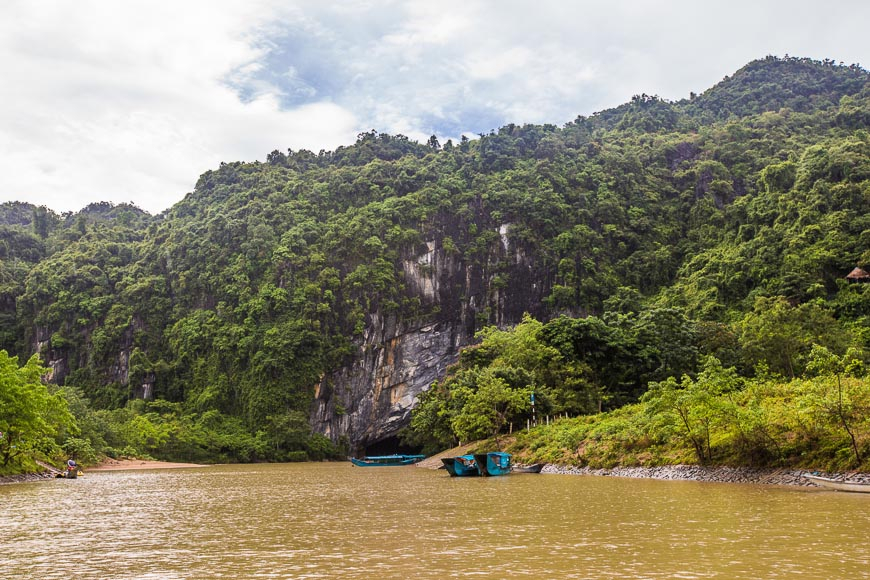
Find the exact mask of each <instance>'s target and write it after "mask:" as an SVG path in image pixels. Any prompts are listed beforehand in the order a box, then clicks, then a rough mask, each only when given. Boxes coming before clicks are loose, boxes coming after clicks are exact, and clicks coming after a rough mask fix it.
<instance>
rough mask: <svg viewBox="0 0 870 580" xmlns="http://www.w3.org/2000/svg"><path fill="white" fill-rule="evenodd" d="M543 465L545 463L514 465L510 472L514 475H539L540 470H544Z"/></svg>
mask: <svg viewBox="0 0 870 580" xmlns="http://www.w3.org/2000/svg"><path fill="white" fill-rule="evenodd" d="M544 465H546V463H533V464H531V465H523V466H519V465H514V466H513V467H512V468H511V471H513V472H514V473H541V470H542V469H544Z"/></svg>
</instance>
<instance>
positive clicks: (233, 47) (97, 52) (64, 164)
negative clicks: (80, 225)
mask: <svg viewBox="0 0 870 580" xmlns="http://www.w3.org/2000/svg"><path fill="white" fill-rule="evenodd" d="M868 20H870V4H866V3H865V2H863V1H857V0H830V1H829V2H827V3H826V4H825V5H824V6H821V7H820V6H819V5H818V3H816V2H810V1H809V0H794V1H790V2H786V1H784V0H782V1H779V0H777V1H774V0H768V1H764V0H752V1H750V0H733V1H732V2H730V3H728V4H727V5H726V4H712V5H710V4H705V3H698V2H694V1H693V2H690V1H689V0H671V1H660V2H640V1H632V0H609V1H607V2H604V1H585V2H564V1H563V0H535V1H521V0H505V1H500V2H488V1H485V0H462V1H457V0H445V1H444V2H418V1H412V0H384V1H375V0H370V1H362V0H360V1H346V2H340V3H332V2H327V3H323V2H317V1H315V0H295V1H293V2H286V1H282V0H255V1H246V2H231V1H228V0H225V1H215V0H212V1H206V0H196V1H185V2H168V1H167V0H150V1H148V2H144V1H141V0H136V1H133V0H125V2H116V3H109V2H97V1H96V0H91V1H82V0H80V1H77V2H62V1H61V0H53V1H49V0H41V1H24V0H12V2H11V3H7V5H6V6H4V18H3V19H2V20H0V78H2V79H3V82H2V84H0V201H4V200H12V199H17V200H23V201H31V202H34V203H40V204H46V205H48V206H49V207H51V208H53V209H56V210H60V211H65V210H78V209H80V208H81V207H83V206H84V205H86V204H87V203H90V202H94V201H102V200H106V201H114V202H124V201H134V202H135V203H137V204H138V205H139V206H140V207H142V208H143V209H148V210H149V211H152V212H157V211H161V210H163V209H165V208H167V207H169V206H170V205H171V204H172V203H174V202H175V201H177V200H179V199H181V198H182V197H183V196H184V194H185V193H186V192H187V191H189V190H190V189H191V188H192V187H193V184H194V183H195V181H196V179H197V177H198V176H199V174H200V173H202V172H203V171H205V170H207V169H211V168H214V167H216V166H218V164H219V163H220V162H221V161H234V160H253V159H263V158H264V157H265V155H266V153H268V152H269V151H271V150H273V149H282V150H283V149H286V148H287V147H292V148H294V149H299V148H306V149H311V150H314V151H317V150H319V149H321V148H325V149H333V148H335V147H337V146H338V145H345V144H349V143H351V142H353V140H354V139H355V136H356V134H357V133H359V132H360V131H364V130H368V129H377V130H378V131H383V132H390V133H403V134H405V135H408V136H409V137H411V138H416V139H420V140H423V139H425V138H426V137H427V136H428V135H430V134H432V133H436V134H438V135H439V137H441V138H442V140H443V139H445V138H448V137H452V138H457V137H459V136H460V135H461V134H476V133H480V132H487V131H489V130H490V129H496V128H498V127H499V126H500V125H502V124H505V123H509V122H513V123H518V124H519V123H525V122H535V123H541V122H549V123H555V124H561V123H564V122H566V121H569V120H571V119H573V118H574V117H575V116H576V115H578V114H584V115H588V114H591V113H593V112H595V111H598V110H601V109H604V108H607V107H612V106H617V105H619V104H620V103H622V102H625V101H626V100H628V99H629V98H630V97H631V95H633V94H636V93H641V92H645V93H648V94H659V95H661V96H662V97H665V98H669V99H679V98H682V97H685V96H688V93H689V91H695V92H700V91H703V90H704V89H706V88H708V87H709V86H711V85H712V84H714V83H716V82H717V81H719V80H720V79H721V78H722V77H723V76H725V75H727V74H731V73H733V72H734V71H735V70H736V69H737V68H739V67H740V66H742V65H744V64H746V63H747V62H748V61H750V60H752V59H755V58H760V57H763V56H765V55H767V54H777V55H780V56H782V55H784V54H786V53H789V54H792V55H796V56H810V57H813V58H819V59H821V58H825V57H830V58H834V59H836V60H843V61H845V62H846V63H851V62H856V61H858V62H860V61H861V60H862V59H863V60H865V61H866V60H867V58H866V56H867V55H868V52H870V50H868V49H870V40H868V38H870V37H868V36H867V35H866V34H865V33H864V30H863V27H864V23H865V22H867V21H868ZM865 64H867V63H865Z"/></svg>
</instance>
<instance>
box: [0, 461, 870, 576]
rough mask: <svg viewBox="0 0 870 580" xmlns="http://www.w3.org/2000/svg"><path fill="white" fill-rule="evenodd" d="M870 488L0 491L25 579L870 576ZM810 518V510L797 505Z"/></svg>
mask: <svg viewBox="0 0 870 580" xmlns="http://www.w3.org/2000/svg"><path fill="white" fill-rule="evenodd" d="M868 508H870V497H864V496H858V497H856V496H847V495H846V494H819V493H807V492H803V491H792V490H784V489H781V488H770V487H761V486H741V485H722V484H702V483H697V482H669V481H649V480H628V479H618V478H603V477H577V476H557V475H540V476H532V475H518V476H509V477H504V478H474V479H465V478H463V479H459V478H449V477H447V476H446V474H444V473H443V472H440V471H430V470H425V469H417V468H385V469H359V468H353V467H351V466H350V465H348V464H319V463H318V464H293V465H262V466H261V465H257V466H215V467H211V468H206V469H184V470H178V471H142V472H104V473H93V474H87V475H86V476H85V477H83V478H81V479H78V480H74V481H66V480H54V481H45V482H38V483H28V484H20V485H11V486H2V487H0V522H2V523H0V560H2V561H3V562H4V566H5V567H4V574H8V575H9V576H10V577H16V578H18V577H22V578H69V577H70V576H71V575H73V576H74V575H76V574H77V575H78V576H80V577H88V578H107V579H111V578H161V579H174V578H178V579H186V578H243V577H246V578H287V577H292V578H327V577H335V576H341V577H343V578H371V577H373V576H374V577H381V578H384V579H387V578H405V577H408V578H410V577H413V578H427V577H428V578H444V577H447V578H453V577H459V576H462V577H466V576H476V577H484V578H503V577H525V576H528V577H559V578H601V577H608V578H620V577H622V578H687V579H695V578H710V577H729V578H758V577H765V578H788V577H795V576H797V575H804V576H807V577H825V578H833V577H859V576H861V575H862V574H866V570H867V569H868V564H870V550H868V547H867V546H866V545H865V542H864V541H863V538H865V537H867V535H868V532H870V509H868ZM796 514H797V515H796Z"/></svg>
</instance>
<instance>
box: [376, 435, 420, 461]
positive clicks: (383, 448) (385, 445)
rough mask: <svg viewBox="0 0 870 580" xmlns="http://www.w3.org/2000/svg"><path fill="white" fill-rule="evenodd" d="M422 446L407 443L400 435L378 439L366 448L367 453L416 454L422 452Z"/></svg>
mask: <svg viewBox="0 0 870 580" xmlns="http://www.w3.org/2000/svg"><path fill="white" fill-rule="evenodd" d="M420 451H421V448H420V447H413V446H410V445H406V444H404V443H403V442H401V441H400V440H399V438H398V437H396V436H393V437H387V438H386V439H381V440H380V441H376V442H374V443H372V444H371V445H368V446H367V447H366V448H365V455H368V456H373V455H396V454H400V455H416V454H418V453H420Z"/></svg>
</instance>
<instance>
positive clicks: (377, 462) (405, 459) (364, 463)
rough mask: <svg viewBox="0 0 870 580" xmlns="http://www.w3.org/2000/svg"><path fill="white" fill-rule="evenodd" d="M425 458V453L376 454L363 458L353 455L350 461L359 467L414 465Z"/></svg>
mask: <svg viewBox="0 0 870 580" xmlns="http://www.w3.org/2000/svg"><path fill="white" fill-rule="evenodd" d="M424 459H426V456H425V455H374V456H371V457H363V458H362V459H357V458H356V457H351V458H350V461H351V463H353V464H354V465H356V466H358V467H395V466H399V465H413V464H414V463H417V462H418V461H422V460H424Z"/></svg>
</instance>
